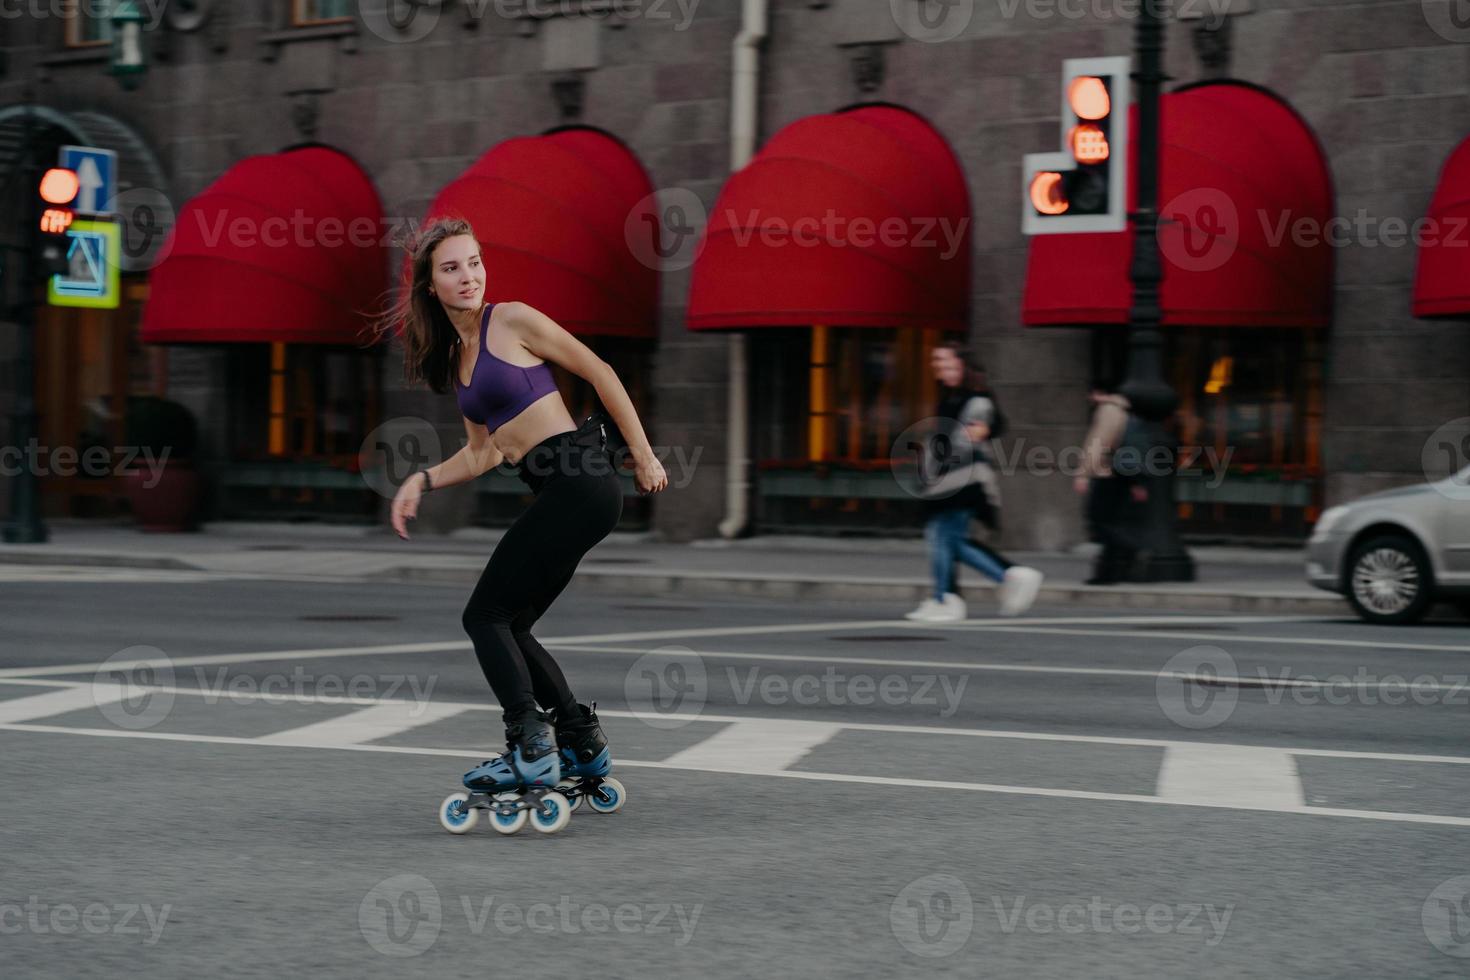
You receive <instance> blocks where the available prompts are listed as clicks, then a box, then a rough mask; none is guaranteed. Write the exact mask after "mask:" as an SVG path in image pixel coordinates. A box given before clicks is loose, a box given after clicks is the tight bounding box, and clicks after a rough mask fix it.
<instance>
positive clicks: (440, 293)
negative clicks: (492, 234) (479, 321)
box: [429, 235, 485, 310]
mask: <svg viewBox="0 0 1470 980" xmlns="http://www.w3.org/2000/svg"><path fill="white" fill-rule="evenodd" d="M430 263H431V265H432V268H431V269H430V270H429V271H430V273H431V278H430V280H429V292H431V293H433V294H434V296H435V297H437V298H438V300H439V302H441V303H443V304H444V306H445V308H446V309H449V310H477V309H479V308H480V302H481V300H482V299H483V297H484V295H485V266H484V265H483V264H482V263H481V262H480V243H479V242H477V241H475V240H474V239H473V238H471V237H470V236H469V235H455V236H454V237H452V238H446V239H444V241H442V242H440V243H439V244H438V245H437V246H436V247H435V248H434V253H433V255H432V256H431V257H430Z"/></svg>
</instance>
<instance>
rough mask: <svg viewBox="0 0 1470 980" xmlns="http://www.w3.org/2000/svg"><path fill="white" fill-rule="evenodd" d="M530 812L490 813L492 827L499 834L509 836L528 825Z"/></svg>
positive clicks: (492, 811) (493, 811)
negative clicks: (527, 819)
mask: <svg viewBox="0 0 1470 980" xmlns="http://www.w3.org/2000/svg"><path fill="white" fill-rule="evenodd" d="M527 813H528V811H526V810H516V811H515V812H514V813H499V812H497V811H495V810H491V811H490V827H491V829H493V830H494V831H495V832H496V833H497V834H505V835H506V836H509V835H511V834H514V833H515V832H516V831H518V830H520V829H521V828H522V827H524V826H525V825H526V818H527Z"/></svg>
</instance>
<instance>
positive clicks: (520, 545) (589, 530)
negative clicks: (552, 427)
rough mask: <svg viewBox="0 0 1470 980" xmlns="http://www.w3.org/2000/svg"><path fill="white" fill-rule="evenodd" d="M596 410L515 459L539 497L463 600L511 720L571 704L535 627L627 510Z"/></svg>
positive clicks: (467, 623) (483, 663)
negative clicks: (577, 424)
mask: <svg viewBox="0 0 1470 980" xmlns="http://www.w3.org/2000/svg"><path fill="white" fill-rule="evenodd" d="M606 444H607V437H606V434H605V430H604V429H602V427H601V424H600V419H599V418H598V416H593V417H592V418H590V419H588V421H587V422H585V423H583V425H582V427H581V428H580V429H578V430H577V431H576V432H563V433H560V434H558V435H554V436H551V437H550V438H548V439H546V440H543V441H542V442H540V443H538V444H537V445H536V446H535V447H534V448H533V449H531V450H530V451H528V452H527V453H526V455H525V456H524V457H523V458H522V459H521V461H520V463H518V464H517V465H516V471H517V474H518V475H519V476H520V478H521V480H522V481H524V482H525V484H526V485H527V486H528V487H530V488H531V491H532V492H533V493H534V494H535V495H536V499H535V500H534V501H532V502H531V506H529V507H527V508H526V510H525V512H524V513H522V514H521V516H520V517H518V518H516V521H515V523H514V524H512V525H511V526H510V528H509V529H508V530H507V531H506V532H505V536H504V537H502V538H501V539H500V542H499V543H498V544H497V545H496V546H495V552H494V553H493V554H492V555H491V556H490V561H489V563H488V564H486V566H485V570H484V572H482V573H481V574H480V581H479V582H478V583H477V584H476V585H475V591H474V593H473V594H471V595H470V599H469V603H468V604H467V605H466V606H465V609H464V616H463V617H462V621H463V623H464V629H465V632H466V633H468V634H469V635H470V639H471V640H472V641H473V642H474V645H475V656H476V657H478V658H479V660H480V668H481V669H482V670H483V671H484V672H485V678H486V679H487V680H488V681H489V682H490V688H491V689H492V690H493V691H494V692H495V697H496V699H497V700H498V701H499V702H500V707H501V710H502V712H503V713H504V715H505V717H506V719H507V720H508V719H510V718H511V717H512V716H513V715H516V714H519V713H521V712H524V711H526V710H528V709H534V708H535V707H536V704H537V703H538V702H539V703H540V705H541V707H542V708H546V709H555V710H558V711H566V710H568V709H570V708H572V707H573V705H574V704H575V699H574V698H573V696H572V692H571V690H570V689H569V688H568V687H567V680H566V677H565V676H564V675H563V674H562V672H561V668H560V667H559V666H557V663H556V661H555V660H553V659H552V657H551V654H549V653H547V652H546V648H545V647H543V646H542V645H541V644H540V643H538V642H537V641H536V638H535V637H533V636H532V635H531V627H532V626H534V625H535V623H536V621H537V620H538V619H540V618H541V616H542V614H544V613H545V612H546V610H547V607H549V606H550V605H551V603H552V602H553V601H554V600H555V599H556V597H557V596H558V595H560V594H561V592H562V590H563V589H565V588H566V587H567V583H569V582H570V581H571V580H572V573H573V572H575V571H576V569H577V563H578V562H580V561H581V560H582V556H583V555H585V554H586V553H587V552H588V551H590V550H591V549H592V546H593V545H595V544H597V542H599V541H601V540H602V539H603V538H605V537H607V535H608V532H610V531H611V530H612V529H613V528H614V527H616V526H617V523H618V519H619V518H620V517H621V516H622V513H623V486H622V481H621V480H620V479H619V477H618V475H617V473H616V472H615V471H614V469H613V461H612V457H611V456H610V455H609V454H608V452H607V449H606Z"/></svg>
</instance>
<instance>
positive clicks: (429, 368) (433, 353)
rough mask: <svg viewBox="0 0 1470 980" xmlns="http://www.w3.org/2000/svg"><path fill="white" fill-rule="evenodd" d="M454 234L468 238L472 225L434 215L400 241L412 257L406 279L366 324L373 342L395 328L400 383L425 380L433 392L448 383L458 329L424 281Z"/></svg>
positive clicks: (430, 277) (472, 234) (453, 375)
mask: <svg viewBox="0 0 1470 980" xmlns="http://www.w3.org/2000/svg"><path fill="white" fill-rule="evenodd" d="M458 235H468V236H469V237H471V238H474V237H475V230H474V228H472V227H471V226H470V223H469V222H468V221H466V220H464V219H463V218H440V219H438V220H436V221H432V222H430V223H429V224H427V225H425V226H424V227H422V228H420V229H418V231H417V232H410V233H409V235H408V236H407V237H406V238H405V239H404V240H403V241H402V242H401V243H400V244H401V245H402V247H403V250H404V251H405V252H407V253H408V254H409V256H410V258H411V260H412V268H413V275H412V281H411V282H410V284H409V286H408V288H407V289H405V290H404V291H403V292H402V293H401V294H400V295H399V296H398V298H397V299H396V300H395V301H394V302H393V305H392V306H390V307H389V308H388V309H387V310H385V311H384V312H382V313H380V314H378V315H377V316H375V317H374V318H373V320H372V324H371V326H370V328H369V329H370V330H371V331H372V332H373V334H374V335H375V337H376V339H377V340H379V341H381V340H383V339H384V338H388V337H392V336H393V335H395V334H398V333H399V332H400V330H401V335H402V337H403V380H404V382H405V383H406V384H410V385H413V384H417V383H418V382H420V381H423V382H426V383H427V384H428V386H429V388H430V390H432V391H433V392H434V393H435V394H438V395H443V394H446V393H448V392H449V391H451V390H453V388H454V381H455V379H456V372H457V371H458V370H459V366H458V358H456V357H455V356H454V352H455V342H456V341H457V340H458V339H459V333H458V331H456V330H455V329H454V324H452V323H450V322H449V315H448V314H447V313H445V312H444V304H442V303H440V302H439V300H438V299H436V298H435V297H434V296H433V294H431V293H430V292H429V284H430V283H431V282H432V281H433V278H434V276H433V262H432V260H433V257H434V249H436V248H438V247H439V246H440V245H441V244H443V242H444V241H445V239H449V238H454V237H456V236H458Z"/></svg>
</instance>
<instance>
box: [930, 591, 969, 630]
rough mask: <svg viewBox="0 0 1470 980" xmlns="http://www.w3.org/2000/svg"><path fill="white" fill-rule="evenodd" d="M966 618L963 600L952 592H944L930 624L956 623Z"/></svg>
mask: <svg viewBox="0 0 1470 980" xmlns="http://www.w3.org/2000/svg"><path fill="white" fill-rule="evenodd" d="M965 616H966V610H965V600H964V599H961V598H960V597H959V596H958V595H957V594H956V593H954V592H946V593H945V594H944V601H943V602H942V603H940V604H939V608H938V610H937V611H936V613H935V617H934V619H933V620H932V622H936V623H957V622H959V621H960V620H962V619H964V618H965Z"/></svg>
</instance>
